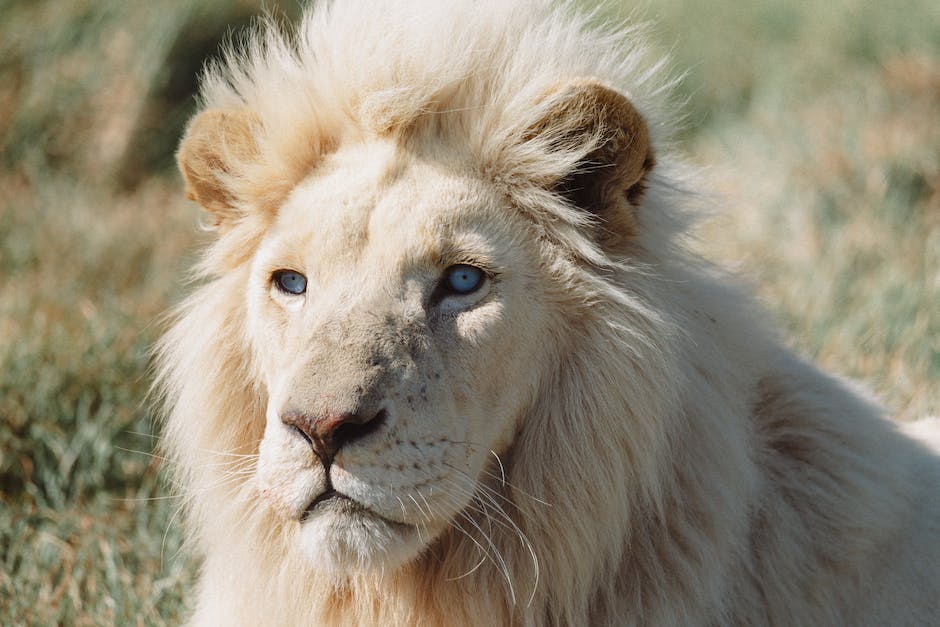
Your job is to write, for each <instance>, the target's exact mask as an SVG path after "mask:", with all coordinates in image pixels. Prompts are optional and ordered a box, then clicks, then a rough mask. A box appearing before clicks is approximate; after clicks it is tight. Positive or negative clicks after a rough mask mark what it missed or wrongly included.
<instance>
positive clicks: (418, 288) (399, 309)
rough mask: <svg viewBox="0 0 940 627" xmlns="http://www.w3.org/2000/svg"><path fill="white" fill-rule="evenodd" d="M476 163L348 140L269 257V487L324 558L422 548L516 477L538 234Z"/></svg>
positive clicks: (534, 342)
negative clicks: (510, 464)
mask: <svg viewBox="0 0 940 627" xmlns="http://www.w3.org/2000/svg"><path fill="white" fill-rule="evenodd" d="M466 171H470V170H469V169H468V168H464V167H462V166H461V164H460V163H459V162H456V161H455V162H453V163H445V162H439V161H431V160H426V159H421V158H418V157H415V156H413V155H410V154H408V153H406V152H404V151H402V150H400V149H397V148H396V147H395V146H394V145H393V144H391V143H389V144H385V143H380V142H371V143H367V144H362V145H359V146H354V147H349V148H345V149H342V150H340V151H338V152H336V153H334V154H332V155H330V156H329V157H328V158H326V160H325V161H324V162H323V163H322V164H321V165H320V166H319V167H318V168H317V169H316V171H315V172H314V174H313V175H311V176H310V177H309V178H308V179H306V180H305V181H303V182H302V183H301V184H300V185H298V186H297V187H296V188H295V189H294V190H293V192H292V193H291V194H290V196H289V197H288V199H287V201H286V202H285V203H284V205H283V206H282V207H281V208H280V210H279V212H278V214H277V216H276V218H275V220H274V222H273V224H272V225H271V227H270V228H269V230H268V231H267V233H266V234H265V236H264V238H263V241H262V243H261V245H260V246H259V248H258V251H257V253H256V255H255V257H254V259H253V261H252V270H251V281H250V285H249V289H248V293H247V298H248V315H249V331H248V335H249V341H250V344H251V346H252V350H253V352H254V354H255V357H256V362H257V363H258V364H260V369H261V371H262V372H261V373H260V374H261V379H262V380H263V382H264V385H265V386H266V388H267V396H268V399H269V400H268V405H267V415H266V428H265V432H264V438H263V440H262V442H261V446H260V459H259V464H258V470H257V480H258V487H259V489H260V491H261V494H262V496H263V499H264V501H265V503H266V504H267V505H268V506H269V507H270V508H272V509H273V510H275V511H276V512H277V513H278V514H279V515H280V516H283V517H285V518H287V519H289V520H291V521H296V524H288V525H286V526H285V528H286V529H289V530H290V531H289V532H290V533H295V534H296V537H295V538H294V539H293V540H292V541H294V542H295V543H296V547H297V549H298V550H301V551H304V552H305V553H306V554H307V555H308V556H309V557H310V559H312V560H315V561H316V563H317V564H318V565H319V566H321V567H322V566H327V567H332V568H333V569H336V570H340V569H348V568H363V567H366V568H371V567H376V566H378V567H394V566H395V565H397V564H401V563H402V562H404V561H407V560H408V559H410V558H412V557H413V556H415V555H416V554H418V553H419V552H420V551H421V550H422V549H423V548H424V547H425V546H426V545H427V544H428V543H430V542H431V541H432V540H433V539H434V538H435V537H437V536H438V535H439V534H440V533H441V531H442V530H444V529H446V528H447V527H448V526H449V525H450V524H451V521H453V520H454V519H455V517H458V516H459V515H460V512H461V511H462V510H464V508H466V507H467V506H468V505H469V504H470V503H471V500H472V497H473V494H474V492H475V491H476V490H477V489H478V483H483V484H486V483H487V482H492V481H493V480H494V477H493V475H496V476H497V477H498V473H499V465H498V463H499V460H498V457H497V456H498V455H499V454H501V453H503V452H505V451H506V449H507V447H508V446H509V444H510V442H511V440H512V438H513V435H514V432H515V430H516V428H517V419H518V417H519V415H520V413H521V412H522V411H523V409H524V408H525V407H526V405H527V404H529V403H530V402H531V399H532V397H533V396H534V393H535V389H536V386H537V385H538V381H537V378H536V373H537V372H538V371H539V370H544V369H541V368H537V367H535V364H540V363H542V362H543V361H544V360H545V359H548V347H550V346H551V344H552V342H553V340H552V337H551V334H550V333H549V332H548V329H550V328H552V327H553V325H552V324H550V320H549V318H548V316H549V313H548V310H549V308H548V307H546V306H545V303H546V300H547V298H548V294H547V293H546V288H545V287H544V283H545V282H544V281H543V280H542V279H541V278H540V277H541V276H542V275H543V274H544V271H543V270H542V269H541V268H540V267H539V264H538V261H537V260H538V259H539V253H538V241H537V239H536V237H535V235H534V229H533V227H532V225H531V223H529V222H528V221H527V220H526V218H525V217H524V216H522V215H521V214H519V213H518V212H515V211H513V210H512V209H511V207H510V206H509V203H508V201H507V200H506V199H504V198H502V197H501V196H500V195H499V194H498V193H497V191H496V190H495V189H494V188H493V187H492V186H490V185H489V184H487V183H486V182H484V181H483V180H480V179H475V178H473V177H472V176H471V175H468V174H463V173H462V172H466ZM509 382H511V383H509Z"/></svg>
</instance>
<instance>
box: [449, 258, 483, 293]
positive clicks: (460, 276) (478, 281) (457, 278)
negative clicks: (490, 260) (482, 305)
mask: <svg viewBox="0 0 940 627" xmlns="http://www.w3.org/2000/svg"><path fill="white" fill-rule="evenodd" d="M485 276H486V275H484V274H483V270H480V269H479V268H476V267H474V266H468V265H466V264H458V265H456V266H451V267H449V268H448V269H447V271H446V272H445V275H444V280H445V281H446V286H447V288H448V290H449V291H451V292H454V293H456V294H472V293H473V292H475V291H477V290H478V289H480V287H481V286H482V285H483V280H484V278H485Z"/></svg>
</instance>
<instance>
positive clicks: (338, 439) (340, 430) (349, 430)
mask: <svg viewBox="0 0 940 627" xmlns="http://www.w3.org/2000/svg"><path fill="white" fill-rule="evenodd" d="M387 418H388V412H386V411H385V410H384V409H382V410H379V411H378V412H377V413H375V414H374V415H373V416H372V417H371V418H368V419H366V420H362V419H361V417H360V416H355V417H354V418H352V419H350V420H347V421H344V422H343V423H342V424H340V425H339V426H338V427H336V430H335V431H333V446H334V447H335V448H336V449H339V448H340V447H341V446H343V445H344V444H346V443H348V442H354V441H356V440H361V439H362V438H364V437H366V436H367V435H369V434H371V433H375V432H376V431H378V430H379V429H380V428H381V427H382V425H384V424H385V421H386V420H387Z"/></svg>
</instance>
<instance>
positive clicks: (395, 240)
mask: <svg viewBox="0 0 940 627" xmlns="http://www.w3.org/2000/svg"><path fill="white" fill-rule="evenodd" d="M518 219H519V216H515V215H514V214H513V213H512V212H511V211H510V209H509V207H508V203H503V202H502V199H501V197H500V195H499V194H498V192H497V191H496V190H495V189H494V188H492V187H491V186H490V185H489V184H488V183H487V182H485V181H484V180H482V179H481V178H478V177H475V176H473V175H472V174H469V173H467V172H466V167H465V166H462V164H458V163H449V162H446V161H430V160H427V159H420V158H417V157H416V156H414V155H410V154H403V153H402V152H401V151H400V150H395V149H391V148H389V146H387V145H383V144H365V145H361V146H356V147H354V148H351V149H346V150H343V151H341V152H339V153H336V154H334V155H331V157H330V160H329V161H327V162H326V163H325V164H324V165H323V166H321V167H320V168H318V170H317V171H315V172H313V173H312V174H311V176H310V177H308V179H307V180H305V181H304V182H303V183H301V184H300V185H298V186H297V188H296V189H295V190H294V192H293V193H292V194H291V196H290V197H289V199H288V201H287V202H286V204H285V206H284V207H283V208H282V210H281V212H280V213H279V214H278V216H277V219H276V220H277V221H276V223H275V225H274V226H273V227H272V229H271V236H270V237H269V240H270V241H271V244H270V245H269V248H274V249H277V252H278V253H281V252H283V249H285V248H286V249H290V250H291V254H295V255H300V256H302V257H303V259H304V261H305V262H306V263H307V264H308V265H310V266H313V267H314V268H315V269H316V271H317V272H319V273H321V274H324V275H329V274H344V273H346V272H348V271H349V270H350V268H353V267H356V269H357V271H361V270H362V269H363V266H365V267H375V268H381V269H383V270H386V271H394V270H396V269H397V270H400V271H407V270H408V269H409V268H411V267H414V266H418V267H422V266H425V267H428V266H434V265H436V264H438V263H440V261H441V260H443V259H446V257H447V256H448V255H449V254H450V255H453V256H455V257H460V256H461V255H469V256H471V257H473V258H478V257H482V258H483V261H489V260H491V259H493V258H495V257H499V256H500V255H504V256H505V255H511V254H513V252H514V251H513V249H514V246H513V242H511V241H508V238H507V235H506V234H507V233H518V229H513V228H511V224H513V223H514V222H516V221H517V220H518ZM495 261H498V260H495V259H494V262H495Z"/></svg>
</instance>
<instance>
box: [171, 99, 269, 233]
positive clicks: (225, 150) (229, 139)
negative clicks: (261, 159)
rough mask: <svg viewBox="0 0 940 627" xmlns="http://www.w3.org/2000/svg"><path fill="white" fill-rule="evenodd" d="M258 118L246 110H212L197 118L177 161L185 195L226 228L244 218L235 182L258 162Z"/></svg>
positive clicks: (182, 143)
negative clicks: (243, 169) (247, 166)
mask: <svg viewBox="0 0 940 627" xmlns="http://www.w3.org/2000/svg"><path fill="white" fill-rule="evenodd" d="M257 125H258V123H257V118H256V116H255V115H254V114H253V113H251V112H250V111H248V110H247V109H230V110H220V109H210V110H208V111H204V112H202V113H200V114H199V115H198V116H196V117H195V118H194V119H193V120H192V122H190V123H189V127H188V128H187V129H186V134H185V135H184V136H183V141H182V142H181V143H180V148H179V151H178V152H177V154H176V159H177V162H178V164H179V168H180V172H182V174H183V179H184V180H185V181H186V195H187V196H188V197H189V198H190V199H192V200H195V201H196V202H198V203H199V204H200V205H202V206H203V208H204V209H206V210H207V211H208V212H209V213H211V214H212V217H213V220H214V222H215V226H217V227H219V228H221V229H227V228H228V227H230V226H232V225H233V224H234V223H235V222H236V220H237V219H238V218H239V217H240V216H241V212H240V210H239V209H238V207H237V203H236V196H235V193H234V192H233V190H232V183H233V182H234V180H235V178H236V177H237V176H238V174H239V171H240V170H241V169H242V168H244V166H246V165H248V164H250V163H251V162H253V161H254V160H256V159H257V155H258V146H257V142H256V139H255V130H256V128H257Z"/></svg>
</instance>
